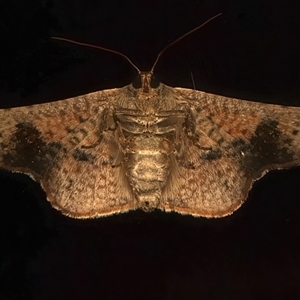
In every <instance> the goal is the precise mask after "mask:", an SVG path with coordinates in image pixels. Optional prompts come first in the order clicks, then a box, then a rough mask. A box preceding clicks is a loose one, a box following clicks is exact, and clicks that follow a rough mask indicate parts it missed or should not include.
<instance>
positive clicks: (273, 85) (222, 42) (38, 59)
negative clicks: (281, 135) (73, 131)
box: [0, 0, 300, 299]
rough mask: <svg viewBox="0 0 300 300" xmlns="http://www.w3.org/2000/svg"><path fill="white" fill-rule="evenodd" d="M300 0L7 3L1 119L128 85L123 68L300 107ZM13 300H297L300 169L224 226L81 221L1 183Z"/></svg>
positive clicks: (274, 182)
mask: <svg viewBox="0 0 300 300" xmlns="http://www.w3.org/2000/svg"><path fill="white" fill-rule="evenodd" d="M297 2H298V1H283V0H282V1H279V0H276V1H274V0H273V1H271V0H266V1H261V0H256V1H255V0H253V1H241V0H226V1H222V0H219V1H217V0H215V1H211V0H210V1H209V0H200V1H192V0H190V1H170V0H169V1H157V0H156V1H155V0H151V1H150V0H149V1H133V0H132V1H122V0H120V1H100V0H97V1H96V0H94V1H91V0H80V1H67V0H60V1H59V0H51V1H50V0H44V1H41V0H32V1H21V0H6V1H1V5H0V6H1V12H0V20H1V22H0V35H1V36H0V37H1V45H2V46H1V50H2V55H1V65H0V85H1V89H0V99H1V100H0V108H5V107H13V106H21V105H28V104H32V103H42V102H46V101H55V100H59V99H65V98H69V97H73V96H76V95H79V94H85V93H88V92H93V91H96V90H101V89H107V88H115V87H121V86H124V85H126V84H129V83H130V82H131V81H132V80H133V79H134V78H135V77H136V76H137V74H136V72H135V70H134V69H133V68H132V67H131V66H130V65H128V63H127V62H126V61H125V60H123V59H122V58H120V57H118V56H115V55H113V54H109V53H106V52H102V51H96V50H93V49H87V48H83V47H79V46H75V45H72V44H66V43H61V42H57V41H52V40H50V39H49V37H50V36H51V35H57V36H62V37H66V38H72V39H76V40H79V41H83V42H88V43H92V44H96V45H101V46H104V47H107V48H112V49H115V50H118V51H121V52H123V53H125V54H126V55H128V56H129V57H130V58H131V59H132V60H133V61H134V62H135V63H136V64H137V65H138V67H139V68H140V69H142V70H149V69H150V68H151V65H152V64H153V62H154V60H155V58H156V55H157V54H158V52H159V51H160V50H161V49H162V48H163V47H164V46H165V45H167V44H168V43H170V42H171V41H173V40H174V39H176V38H177V37H179V36H180V35H182V34H184V33H185V32H187V31H189V30H191V29H193V28H194V27H196V26H198V25H200V24H201V23H202V22H204V21H206V20H207V19H209V18H210V17H212V16H214V15H215V14H217V13H219V12H222V13H223V16H222V17H219V18H218V19H216V20H214V21H212V22H211V23H210V24H208V25H206V26H205V27H204V28H202V29H200V30H199V31H198V32H196V33H194V34H192V35H190V36H188V37H187V38H185V39H184V40H182V41H181V42H180V43H178V44H176V45H175V46H173V47H172V48H170V49H169V50H168V51H167V52H166V53H165V54H164V55H163V57H162V58H161V60H160V62H159V64H158V65H157V68H156V72H155V76H156V78H157V79H159V80H160V81H161V82H163V83H165V84H168V85H170V86H180V87H188V88H193V82H192V79H191V74H192V75H193V78H194V81H195V86H196V89H199V90H204V91H207V92H211V93H215V94H221V95H227V96H231V97H236V98H243V99H249V100H252V101H259V102H269V103H280V104H284V105H296V106H300V97H299V96H300V88H299V79H300V76H299V67H300V58H299V53H300V45H299V40H300V38H299V29H300V19H299V12H300V7H299V4H298V3H297ZM0 175H1V177H0V198H1V202H0V203H1V210H0V211H1V284H2V288H1V298H2V299H268V298H269V299H297V298H299V297H300V286H299V282H300V241H299V239H300V231H299V227H300V201H299V200H300V184H299V183H300V169H299V168H294V169H291V170H288V171H276V172H275V171H274V172H271V173H269V174H267V175H266V176H265V177H264V178H262V179H261V180H259V181H258V182H256V183H255V184H254V187H253V189H252V191H251V192H250V195H249V198H248V201H247V202H246V203H245V204H244V205H243V206H242V207H241V208H240V209H239V210H238V211H236V212H235V213H234V214H233V215H231V216H229V217H225V218H221V219H204V218H194V217H191V216H182V215H179V214H176V213H163V212H160V211H155V212H152V213H144V212H142V211H134V212H130V213H126V214H121V215H116V216H110V217H106V218H101V219H96V220H85V221H83V220H73V219H70V218H67V217H64V216H62V215H61V214H60V213H59V212H57V211H55V210H54V209H52V208H51V206H50V204H49V203H48V202H47V201H46V196H45V194H44V192H43V190H42V189H41V187H40V186H39V185H38V184H37V183H35V182H34V181H32V180H31V179H29V178H28V177H26V176H24V175H21V174H11V173H8V172H5V171H1V173H0Z"/></svg>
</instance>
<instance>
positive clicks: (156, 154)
mask: <svg viewBox="0 0 300 300" xmlns="http://www.w3.org/2000/svg"><path fill="white" fill-rule="evenodd" d="M169 152H170V144H169V142H168V141H167V140H166V139H164V138H163V137H158V136H152V135H150V136H145V135H141V136H136V137H134V138H133V139H132V142H131V143H130V145H129V148H128V151H127V158H128V159H127V162H126V173H127V174H126V175H127V176H128V179H129V182H130V185H131V187H132V189H133V192H134V194H135V195H136V197H137V199H138V201H139V206H140V207H142V208H143V209H145V210H149V209H152V208H155V207H158V206H159V200H160V198H161V191H162V188H163V187H164V186H165V184H166V181H167V178H168V175H169V169H170V161H169Z"/></svg>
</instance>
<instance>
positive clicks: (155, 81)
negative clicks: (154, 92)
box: [150, 76, 159, 89]
mask: <svg viewBox="0 0 300 300" xmlns="http://www.w3.org/2000/svg"><path fill="white" fill-rule="evenodd" d="M150 86H151V87H152V88H154V89H155V88H157V87H158V86H159V81H158V80H157V79H156V78H155V77H154V76H152V78H151V82H150Z"/></svg>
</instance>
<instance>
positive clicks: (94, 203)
mask: <svg viewBox="0 0 300 300" xmlns="http://www.w3.org/2000/svg"><path fill="white" fill-rule="evenodd" d="M117 95H118V89H112V90H107V91H100V92H95V93H91V94H87V95H84V96H80V97H75V98H71V99H66V100H62V101H57V102H52V103H45V104H39V105H32V106H26V107H18V108H11V109H3V110H0V128H1V131H0V167H2V168H5V169H8V170H11V171H15V172H22V173H25V174H28V175H30V176H31V177H32V178H34V179H35V180H37V181H38V182H40V183H41V184H42V186H43V187H44V189H45V192H46V194H47V198H48V200H49V201H50V202H51V204H52V205H53V206H54V207H55V208H57V209H59V210H61V211H62V212H63V213H64V214H66V215H69V216H72V217H82V218H84V217H93V216H96V215H97V216H100V215H106V214H111V213H114V212H119V211H126V210H128V209H131V208H133V205H134V202H133V196H132V194H131V192H130V189H129V188H128V186H127V185H126V184H127V180H126V178H125V173H124V170H123V169H122V167H120V168H112V166H111V161H112V160H113V159H115V157H114V156H117V155H118V151H119V149H118V143H116V141H115V139H114V137H113V136H110V134H109V133H107V132H109V131H106V133H105V132H103V131H104V129H106V127H107V126H109V124H105V121H106V120H107V118H106V117H105V114H106V113H107V111H108V108H109V106H110V103H112V102H113V101H114V99H115V98H116V96H117ZM123 179H124V180H123Z"/></svg>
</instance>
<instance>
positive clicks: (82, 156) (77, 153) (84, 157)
mask: <svg viewBox="0 0 300 300" xmlns="http://www.w3.org/2000/svg"><path fill="white" fill-rule="evenodd" d="M73 157H74V158H75V159H76V160H77V161H93V160H94V159H95V157H94V156H93V155H91V154H89V153H86V152H85V151H83V150H81V149H75V150H74V151H73Z"/></svg>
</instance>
